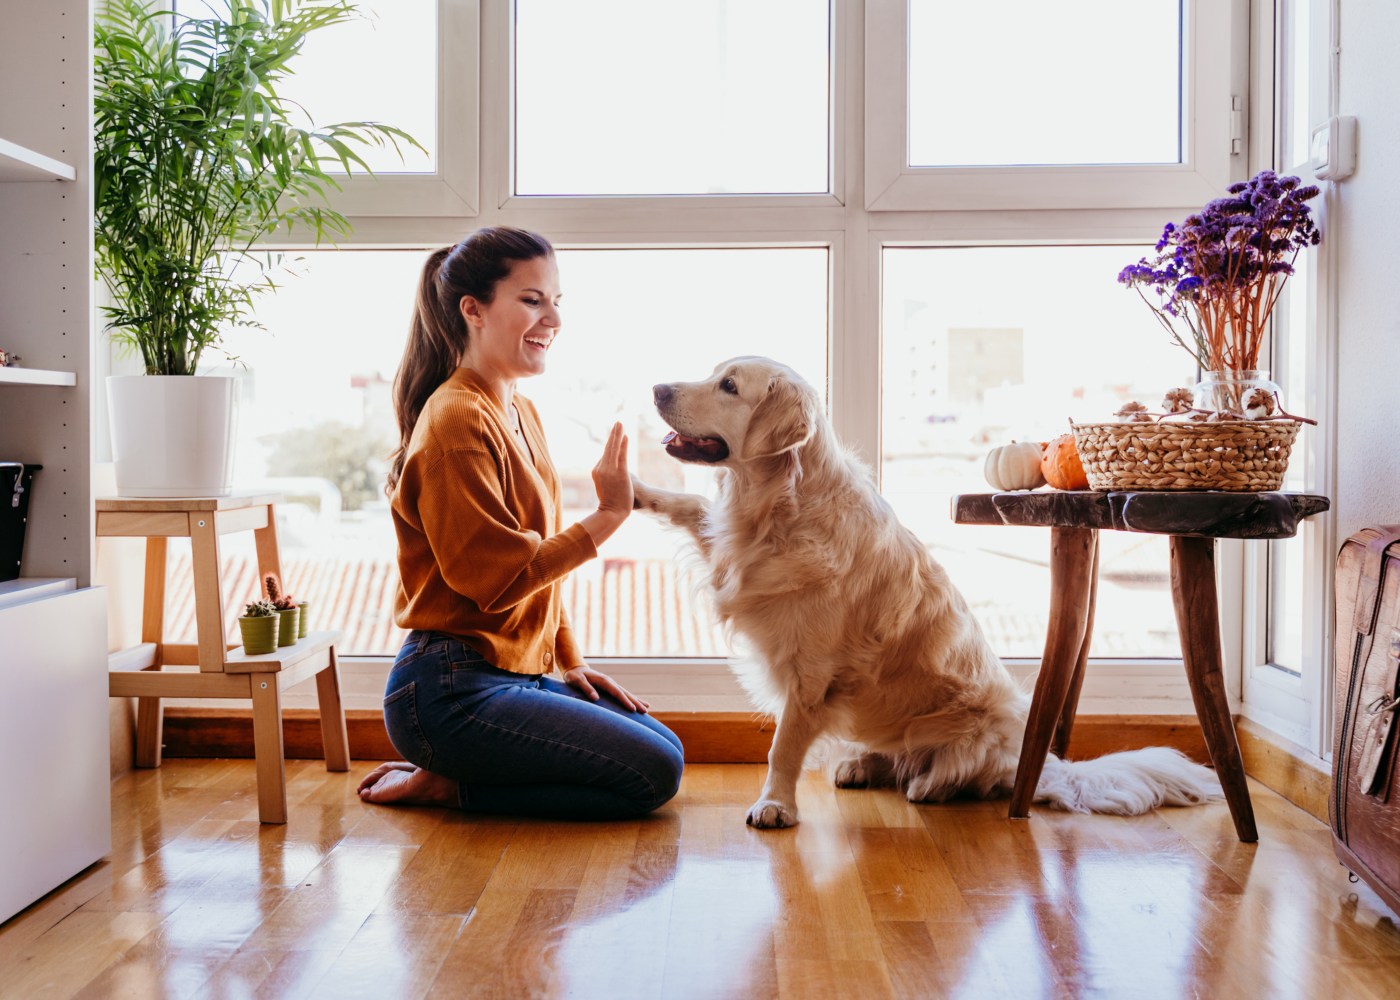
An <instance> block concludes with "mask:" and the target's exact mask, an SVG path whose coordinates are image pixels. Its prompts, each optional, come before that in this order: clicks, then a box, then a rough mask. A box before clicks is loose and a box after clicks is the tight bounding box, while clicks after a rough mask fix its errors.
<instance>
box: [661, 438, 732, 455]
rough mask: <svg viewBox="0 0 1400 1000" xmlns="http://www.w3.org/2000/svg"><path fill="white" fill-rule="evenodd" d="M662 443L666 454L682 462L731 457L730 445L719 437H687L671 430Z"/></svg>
mask: <svg viewBox="0 0 1400 1000" xmlns="http://www.w3.org/2000/svg"><path fill="white" fill-rule="evenodd" d="M661 443H662V444H663V445H664V446H665V447H666V454H668V455H670V456H671V457H672V458H678V459H680V460H681V461H682V462H722V461H724V460H725V459H726V458H728V457H729V445H727V444H725V443H724V442H723V441H722V440H720V439H719V438H706V437H687V436H686V435H684V434H678V433H676V432H675V431H671V432H670V433H668V434H667V435H666V436H665V437H664V438H662V439H661Z"/></svg>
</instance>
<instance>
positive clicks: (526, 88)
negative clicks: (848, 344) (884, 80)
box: [514, 0, 831, 195]
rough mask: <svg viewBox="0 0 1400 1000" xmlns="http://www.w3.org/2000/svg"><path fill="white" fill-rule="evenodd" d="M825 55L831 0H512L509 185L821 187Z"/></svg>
mask: <svg viewBox="0 0 1400 1000" xmlns="http://www.w3.org/2000/svg"><path fill="white" fill-rule="evenodd" d="M777 40H781V44H775V42H776V41H777ZM830 51H831V45H830V25H829V16H828V3H827V0H764V2H763V3H733V2H729V0H689V2H687V3H656V2H655V0H610V2H608V3H602V4H599V3H579V2H578V0H516V3H515V74H514V81H515V178H514V180H515V185H514V191H515V193H516V194H519V195H646V194H649V195H660V194H685V195H694V194H734V193H765V192H768V193H783V194H789V193H825V192H827V191H828V190H830V180H829V177H828V166H827V164H828V161H829V153H828V150H829V148H830V128H829V125H828V122H829V118H830V114H829V111H828V107H829V100H828V86H827V81H828V79H829V77H830V72H831V71H830ZM566 150H567V154H566V155H565V154H564V152H563V151H566Z"/></svg>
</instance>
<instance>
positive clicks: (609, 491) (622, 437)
mask: <svg viewBox="0 0 1400 1000" xmlns="http://www.w3.org/2000/svg"><path fill="white" fill-rule="evenodd" d="M593 489H594V490H596V491H597V493H598V509H597V510H595V511H594V512H593V513H591V514H589V515H587V516H585V517H584V518H583V520H581V521H580V522H579V523H580V524H582V525H583V527H584V528H585V530H587V532H588V533H589V534H590V535H591V536H593V545H594V547H597V546H599V545H602V544H603V542H604V541H606V540H607V539H608V538H610V537H611V536H612V533H613V532H614V531H616V530H617V529H618V528H620V527H622V522H623V521H625V520H627V515H628V514H630V513H632V474H631V473H629V472H628V471H627V435H626V434H624V433H622V424H620V423H617V424H613V427H612V431H611V432H610V433H609V434H608V443H607V444H605V445H603V457H602V458H600V459H598V464H597V465H595V466H593Z"/></svg>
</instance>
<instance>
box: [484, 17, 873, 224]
mask: <svg viewBox="0 0 1400 1000" xmlns="http://www.w3.org/2000/svg"><path fill="white" fill-rule="evenodd" d="M827 6H828V12H829V13H828V17H829V23H830V24H831V33H830V38H831V45H832V58H831V67H830V72H829V75H828V79H827V93H828V94H829V95H830V101H829V105H828V109H827V130H828V135H829V137H830V141H829V142H828V153H827V156H828V160H827V178H828V184H829V190H828V191H827V192H826V193H825V194H791V195H783V194H752V195H750V194H728V195H669V196H656V195H596V196H585V197H566V196H558V195H520V194H516V192H515V187H514V182H515V116H514V114H513V113H512V112H513V110H514V107H515V90H514V82H515V44H516V36H515V18H514V16H513V13H514V8H515V0H495V2H492V0H488V2H487V5H486V10H485V19H484V23H483V26H482V27H483V32H484V35H485V37H486V38H487V39H489V40H491V42H492V43H493V44H488V45H486V46H485V48H484V49H483V50H482V59H481V73H482V77H483V79H485V80H488V81H490V82H489V83H488V84H487V92H488V93H490V94H492V95H501V94H504V95H505V98H506V99H505V100H504V101H498V100H489V101H485V102H484V103H483V126H484V128H485V129H486V132H487V134H489V135H491V136H497V137H504V140H505V141H503V142H499V143H492V144H490V147H489V151H488V154H487V156H486V157H485V159H486V161H487V162H486V163H484V164H483V167H482V169H483V171H484V172H486V174H487V178H488V179H487V182H486V185H485V189H486V190H488V191H491V192H492V193H493V195H494V204H495V205H496V207H497V208H499V209H501V210H503V211H513V210H517V209H519V210H523V211H529V210H530V209H531V208H535V207H543V208H545V209H546V210H547V211H551V212H561V213H575V212H576V213H579V218H580V219H591V220H593V222H594V223H595V224H596V222H597V221H598V220H613V219H616V218H617V216H618V214H619V213H622V214H623V216H624V217H628V216H631V217H632V218H635V217H636V216H634V215H632V213H637V214H638V215H641V214H644V213H649V212H655V211H656V210H657V209H661V210H664V211H666V212H667V213H669V212H672V211H675V212H677V213H679V214H680V215H683V214H691V213H695V212H697V210H702V211H703V210H713V211H716V212H717V213H719V214H721V215H728V214H729V213H730V212H732V211H733V210H734V209H735V207H736V206H744V207H745V208H741V211H743V210H754V209H763V208H779V209H783V210H786V211H794V210H803V209H821V208H839V207H840V206H841V205H842V204H843V200H842V198H841V197H840V196H839V195H838V194H837V193H836V192H840V191H843V190H845V186H846V185H845V157H844V156H843V155H841V154H842V148H843V147H842V143H841V142H840V139H839V136H840V135H841V134H842V131H843V129H844V128H845V108H844V102H842V101H841V99H840V96H841V94H842V88H844V87H845V86H846V79H847V77H846V60H845V59H844V58H842V54H841V52H840V51H839V45H838V44H837V39H838V38H839V37H840V34H841V32H842V29H843V25H842V24H841V23H839V22H842V21H846V20H849V6H850V5H849V4H846V3H841V2H839V0H828V5H827ZM498 40H503V41H499V42H498ZM629 221H630V219H629Z"/></svg>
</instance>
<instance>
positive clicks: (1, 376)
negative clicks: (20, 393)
mask: <svg viewBox="0 0 1400 1000" xmlns="http://www.w3.org/2000/svg"><path fill="white" fill-rule="evenodd" d="M77 384H78V376H77V375H76V374H74V373H73V372H55V371H49V370H48V369H47V368H16V367H15V366H14V365H11V366H10V367H8V368H0V385H77Z"/></svg>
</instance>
